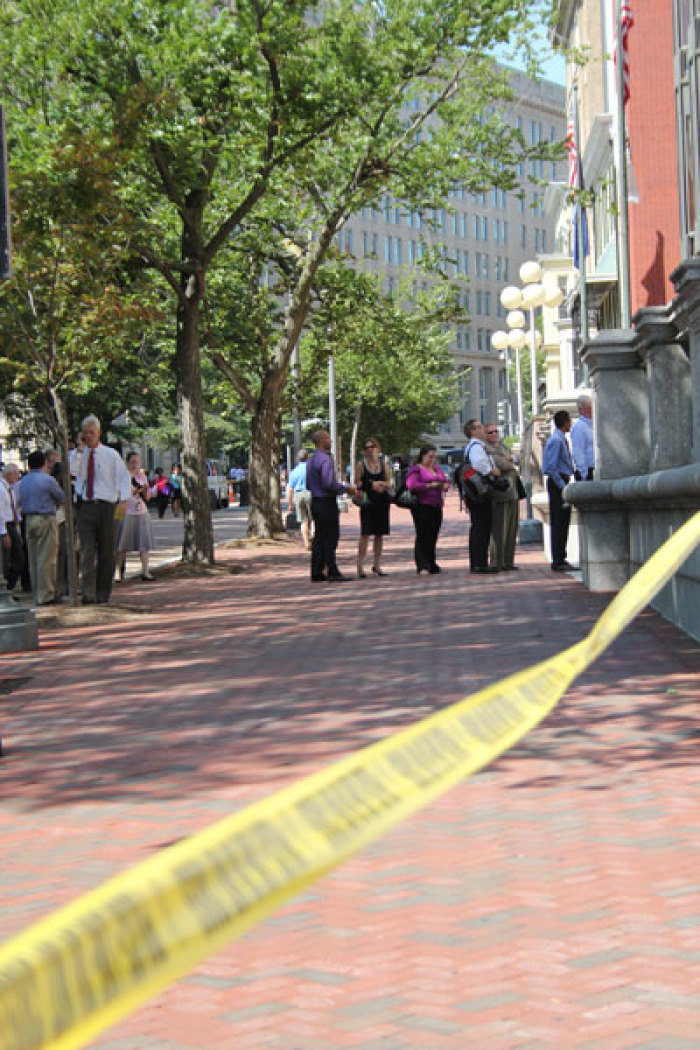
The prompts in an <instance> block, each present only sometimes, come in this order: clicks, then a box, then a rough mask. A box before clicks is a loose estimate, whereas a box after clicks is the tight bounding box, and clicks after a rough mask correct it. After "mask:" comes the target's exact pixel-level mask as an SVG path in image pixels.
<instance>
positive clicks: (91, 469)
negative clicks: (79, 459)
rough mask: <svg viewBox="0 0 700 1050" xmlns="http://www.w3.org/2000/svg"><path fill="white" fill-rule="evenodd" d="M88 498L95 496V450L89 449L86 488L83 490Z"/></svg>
mask: <svg viewBox="0 0 700 1050" xmlns="http://www.w3.org/2000/svg"><path fill="white" fill-rule="evenodd" d="M85 493H86V495H87V498H88V499H94V498H95V450H94V448H91V449H90V458H89V460H88V468H87V488H86V490H85Z"/></svg>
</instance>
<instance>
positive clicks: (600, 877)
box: [0, 501, 700, 1050]
mask: <svg viewBox="0 0 700 1050" xmlns="http://www.w3.org/2000/svg"><path fill="white" fill-rule="evenodd" d="M395 519H396V520H395V524H396V528H395V531H394V535H393V536H392V537H391V539H390V541H389V552H390V553H389V558H388V562H387V568H388V570H389V571H390V573H391V575H390V577H389V578H387V579H381V580H380V579H375V578H368V579H366V580H362V581H354V582H352V583H348V584H345V585H337V586H334V587H331V586H328V585H312V584H311V583H310V582H308V580H307V563H306V557H305V556H304V555H303V554H302V553H301V551H300V549H299V547H298V546H297V545H296V544H295V543H293V544H291V545H283V546H280V548H278V549H270V548H260V549H256V550H254V551H253V552H249V551H231V552H227V553H226V554H225V555H223V557H225V558H227V559H229V560H231V561H239V562H241V563H242V564H243V565H244V566H245V568H246V571H245V572H243V573H241V574H240V575H235V576H233V575H232V576H226V577H213V578H207V579H197V580H189V581H170V582H167V583H160V584H157V585H156V584H154V585H152V586H151V588H149V587H145V586H143V585H141V584H136V585H126V587H125V588H124V589H123V590H122V591H121V592H118V594H119V593H121V594H124V595H126V594H128V596H129V601H130V603H132V604H133V603H138V604H142V605H143V606H144V607H148V608H151V609H152V612H150V613H149V614H148V615H144V617H143V619H139V620H136V621H134V620H130V621H129V622H127V623H124V624H118V625H111V626H102V627H97V628H93V629H88V628H85V629H71V630H66V629H64V630H60V631H52V632H47V633H45V634H43V635H42V648H41V650H40V651H39V652H38V653H36V654H21V655H19V656H17V657H3V658H0V679H6V678H18V677H27V678H29V679H30V680H29V681H28V682H27V683H26V684H25V685H24V686H22V687H21V688H19V689H17V690H16V691H14V692H13V693H11V694H10V695H9V696H5V697H0V717H1V718H2V725H3V736H4V737H5V740H6V743H7V744H8V745H9V753H8V755H7V757H6V758H5V759H4V760H3V761H2V763H0V828H1V829H2V841H3V863H2V868H1V870H0V893H1V897H0V900H2V902H3V908H2V911H0V936H3V937H4V936H7V935H9V934H11V933H13V932H15V931H17V930H19V929H21V928H22V927H24V926H25V925H27V924H28V923H30V922H31V921H34V920H36V919H37V918H39V917H40V916H42V915H45V914H46V913H48V912H49V911H51V910H52V909H53V908H55V907H56V906H57V905H59V904H61V903H64V902H66V901H68V900H70V899H72V898H74V897H75V896H77V895H79V894H80V893H82V892H83V891H84V890H86V889H88V888H89V887H92V886H94V885H96V884H98V883H99V882H100V881H102V880H103V879H104V878H106V877H107V876H109V875H112V874H114V873H116V872H118V871H120V870H122V869H123V868H125V867H126V866H128V865H130V864H132V863H134V862H136V861H139V860H141V859H142V858H145V857H148V856H151V855H152V854H153V852H154V851H157V850H159V849H161V848H162V847H163V846H164V845H166V844H167V843H169V842H172V841H174V840H176V839H178V838H180V837H181V836H183V835H187V834H189V833H190V832H192V831H195V830H197V829H199V828H201V827H203V826H205V825H206V824H208V823H211V822H212V821H214V820H216V819H218V818H219V817H221V816H223V815H225V814H227V813H229V812H231V811H232V809H235V808H238V807H240V806H242V805H244V804H246V803H247V802H249V801H251V800H252V799H254V798H257V797H260V796H261V795H263V794H267V793H269V792H270V791H272V790H274V789H276V788H278V787H280V786H281V785H283V784H285V783H289V782H290V781H292V780H295V779H296V778H298V777H299V776H301V775H303V774H305V773H307V772H309V771H311V770H313V769H316V768H318V767H319V766H320V765H322V764H325V763H328V762H329V761H332V760H333V759H335V758H336V757H338V756H339V755H341V754H343V753H345V752H347V751H348V750H351V749H355V748H358V747H361V746H362V745H363V744H366V743H368V742H369V741H371V740H373V739H375V738H377V737H380V736H383V735H384V734H386V733H387V732H390V731H392V730H393V729H395V728H397V727H399V726H401V725H405V724H408V723H410V722H412V721H414V720H415V719H417V718H418V717H420V716H422V715H424V714H426V713H427V712H429V711H432V710H434V709H436V708H438V707H440V706H442V705H444V704H447V703H450V702H452V701H454V700H456V699H458V698H460V697H461V696H463V695H464V694H465V693H467V692H471V691H473V690H474V689H475V688H477V687H478V686H481V685H483V684H485V683H487V682H489V681H492V680H494V679H496V678H498V677H500V676H501V675H503V674H505V673H510V672H512V671H515V670H517V669H519V668H521V667H523V666H526V665H527V664H529V663H531V662H534V661H535V660H538V659H541V658H543V657H545V656H546V655H548V654H551V653H554V652H557V651H558V650H560V649H561V648H563V647H565V646H566V645H569V644H571V643H572V642H574V641H576V640H578V639H579V638H580V637H581V636H582V634H583V633H584V632H585V631H586V630H587V629H588V627H589V626H590V625H591V624H592V623H593V621H594V619H595V618H596V616H597V615H598V614H599V613H600V611H601V610H602V609H603V607H604V606H605V604H606V598H605V597H603V596H599V595H591V594H588V593H587V592H586V591H585V590H584V589H583V588H582V586H581V585H580V584H579V583H577V582H576V581H575V580H573V579H570V578H569V577H562V576H559V575H553V574H552V573H551V572H550V571H549V568H548V566H547V565H546V564H545V562H544V560H543V556H542V553H541V552H539V551H527V552H520V553H519V563H520V565H521V571H520V572H519V573H514V574H507V575H505V574H504V575H502V576H496V577H493V578H487V577H486V578H482V577H473V576H470V575H469V574H468V573H467V572H466V552H465V533H466V524H465V519H464V518H460V517H459V516H458V514H457V512H456V506H455V504H454V501H453V502H451V503H450V505H449V510H448V515H447V519H448V520H447V523H446V527H445V529H444V530H443V535H442V538H441V542H440V548H439V550H440V560H441V562H442V564H443V565H444V567H445V569H446V570H447V571H446V572H445V573H444V574H442V575H441V576H432V577H426V576H420V577H417V576H416V574H415V572H414V571H413V568H412V565H411V562H410V553H409V551H410V543H411V529H410V520H409V519H408V517H407V516H406V515H405V514H403V512H399V511H397V512H396V513H395ZM343 530H344V539H343V543H342V549H341V559H340V560H341V563H342V564H343V565H344V566H345V568H346V570H348V571H349V570H351V569H352V567H353V563H354V556H353V555H354V543H355V538H356V535H357V524H356V519H355V512H354V511H352V512H351V513H350V514H349V515H348V516H347V517H346V518H344V520H343ZM118 594H117V599H116V600H117V601H118ZM699 670H700V654H699V653H698V649H697V647H696V646H695V645H694V644H693V643H691V642H690V641H689V640H688V639H687V638H686V637H685V636H683V635H681V634H680V633H679V632H677V631H676V630H675V629H674V628H672V627H670V626H669V625H668V624H665V623H664V622H663V621H662V620H660V619H659V618H658V617H657V616H656V615H655V614H653V613H650V612H648V613H645V614H643V615H642V616H640V617H639V618H638V620H637V621H636V622H635V624H633V625H632V626H631V627H630V628H629V629H628V630H627V631H626V632H625V634H624V635H623V636H622V638H621V639H619V640H618V641H617V642H616V643H615V644H614V645H613V646H612V648H611V649H610V650H609V652H608V653H607V654H606V655H605V656H604V657H603V658H602V659H601V660H600V661H599V662H598V664H597V665H596V666H595V667H594V668H592V669H591V670H590V671H589V672H588V673H587V674H586V675H584V676H583V677H582V678H581V679H580V680H579V681H578V682H577V683H576V684H575V686H574V688H572V689H571V690H569V692H568V693H567V695H566V697H565V698H564V700H563V701H562V703H561V704H560V705H559V707H558V708H557V709H556V710H555V711H554V712H553V713H552V715H551V716H550V717H549V718H548V719H547V721H546V722H545V723H543V725H542V726H540V727H539V728H538V729H537V730H535V731H534V732H532V733H531V734H530V735H529V736H528V737H527V738H526V739H525V740H524V741H523V742H522V743H521V744H520V745H519V746H518V747H516V748H514V749H513V750H512V751H510V752H509V753H508V754H507V755H506V756H504V757H503V758H502V759H501V760H500V761H499V762H497V763H495V764H494V765H492V766H491V767H490V768H489V769H487V770H485V771H484V772H482V773H481V774H479V775H477V776H475V777H473V778H471V779H470V780H468V781H466V782H465V783H464V784H462V785H461V786H460V787H458V788H456V789H455V790H453V791H452V792H450V793H449V794H448V795H446V796H445V797H443V798H442V799H440V800H439V801H437V802H436V803H434V804H432V805H431V806H430V807H429V808H427V809H426V810H424V811H423V812H422V813H420V814H419V815H417V816H416V817H414V818H413V819H412V820H410V821H407V822H406V823H405V824H403V825H402V826H401V827H399V828H397V829H395V830H394V831H393V832H392V833H390V834H389V835H387V836H386V837H385V838H384V839H383V840H382V841H381V842H380V843H378V844H377V845H375V846H374V847H373V848H371V849H368V850H367V851H366V852H365V853H363V854H362V855H361V856H359V857H357V858H354V859H352V860H351V861H349V862H347V863H346V864H345V865H344V866H343V867H342V868H341V869H339V870H338V871H337V872H335V873H333V874H332V875H330V876H328V877H327V878H326V879H324V880H323V881H322V882H320V883H318V884H317V885H315V886H314V887H313V889H312V890H311V892H309V893H306V894H305V895H303V896H302V897H299V898H298V899H297V900H295V901H294V902H292V903H291V904H290V905H289V906H288V907H286V908H285V909H284V910H283V911H280V912H279V913H278V914H277V915H275V916H273V917H272V918H271V919H269V920H268V921H267V922H266V923H264V924H263V925H261V926H259V927H258V928H257V929H255V930H253V931H251V932H250V933H249V934H248V935H247V936H246V937H245V938H243V939H242V940H240V941H238V942H236V943H233V944H232V945H230V946H229V947H228V948H227V950H226V951H224V952H222V953H220V954H219V955H217V956H215V957H213V958H211V959H209V960H208V961H207V962H206V963H205V964H204V965H202V966H201V967H200V968H199V969H198V970H197V971H196V972H195V973H193V974H191V975H190V976H189V977H187V978H186V979H184V980H183V981H181V982H179V983H178V984H177V985H175V986H173V987H172V988H170V989H169V990H168V991H166V992H165V993H163V994H162V995H161V996H159V997H158V998H157V999H155V1000H153V1001H152V1002H151V1003H150V1004H149V1005H147V1006H146V1007H144V1008H143V1009H142V1010H140V1011H139V1012H138V1013H136V1014H134V1015H133V1016H132V1017H131V1018H129V1019H128V1020H126V1021H124V1022H122V1023H121V1024H120V1025H118V1026H117V1027H116V1028H114V1029H113V1030H111V1031H110V1032H107V1033H105V1034H104V1035H103V1036H102V1037H101V1038H100V1039H99V1040H97V1041H96V1042H95V1043H94V1044H93V1045H94V1046H95V1047H99V1048H101V1050H147V1048H148V1050H194V1048H199V1047H205V1046H206V1047H208V1048H212V1050H213V1048H234V1047H235V1048H240V1050H257V1048H258V1047H261V1048H262V1047H273V1048H279V1050H321V1048H322V1050H329V1048H334V1047H338V1048H341V1047H362V1048H364V1050H371V1048H381V1050H393V1048H413V1047H424V1048H426V1047H427V1048H445V1050H448V1048H449V1050H452V1048H455V1050H457V1048H459V1050H462V1048H479V1050H481V1048H484V1047H486V1048H491V1047H494V1048H504V1050H506V1048H508V1050H509V1048H516V1047H517V1048H520V1050H526V1048H530V1047H590V1048H596V1050H597V1048H601V1047H603V1048H614V1050H615V1048H620V1050H622V1048H626V1047H629V1048H636V1050H642V1048H645V1050H651V1048H659V1050H661V1048H666V1047H668V1048H675V1050H681V1048H684V1047H700V1025H699V1024H698V1021H699V1003H700V999H699V997H698V991H699V985H700V876H699V875H698V833H697V826H698V819H697V817H698V780H699V776H698V768H697V740H698V731H697V728H696V726H697V723H696V721H695V717H694V716H695V715H696V712H697V707H696V703H695V702H696V701H697V699H698V694H699V692H700V689H699V685H698V682H699V676H698V671H699Z"/></svg>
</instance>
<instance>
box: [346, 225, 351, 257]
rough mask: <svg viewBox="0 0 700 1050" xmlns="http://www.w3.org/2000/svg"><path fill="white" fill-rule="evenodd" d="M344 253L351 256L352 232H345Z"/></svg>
mask: <svg viewBox="0 0 700 1050" xmlns="http://www.w3.org/2000/svg"><path fill="white" fill-rule="evenodd" d="M345 251H346V252H348V254H350V255H352V230H346V231H345Z"/></svg>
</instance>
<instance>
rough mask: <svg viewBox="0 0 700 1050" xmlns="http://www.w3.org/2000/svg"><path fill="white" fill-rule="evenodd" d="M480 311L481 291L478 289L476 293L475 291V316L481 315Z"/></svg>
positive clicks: (481, 303)
mask: <svg viewBox="0 0 700 1050" xmlns="http://www.w3.org/2000/svg"><path fill="white" fill-rule="evenodd" d="M482 313H483V300H482V293H481V292H480V291H477V293H476V316H477V317H481V315H482Z"/></svg>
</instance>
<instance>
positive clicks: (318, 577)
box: [311, 572, 328, 583]
mask: <svg viewBox="0 0 700 1050" xmlns="http://www.w3.org/2000/svg"><path fill="white" fill-rule="evenodd" d="M311 581H312V583H327V582H328V577H327V576H326V575H325V574H324V573H322V572H317V573H314V574H313V575H312V577H311Z"/></svg>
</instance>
